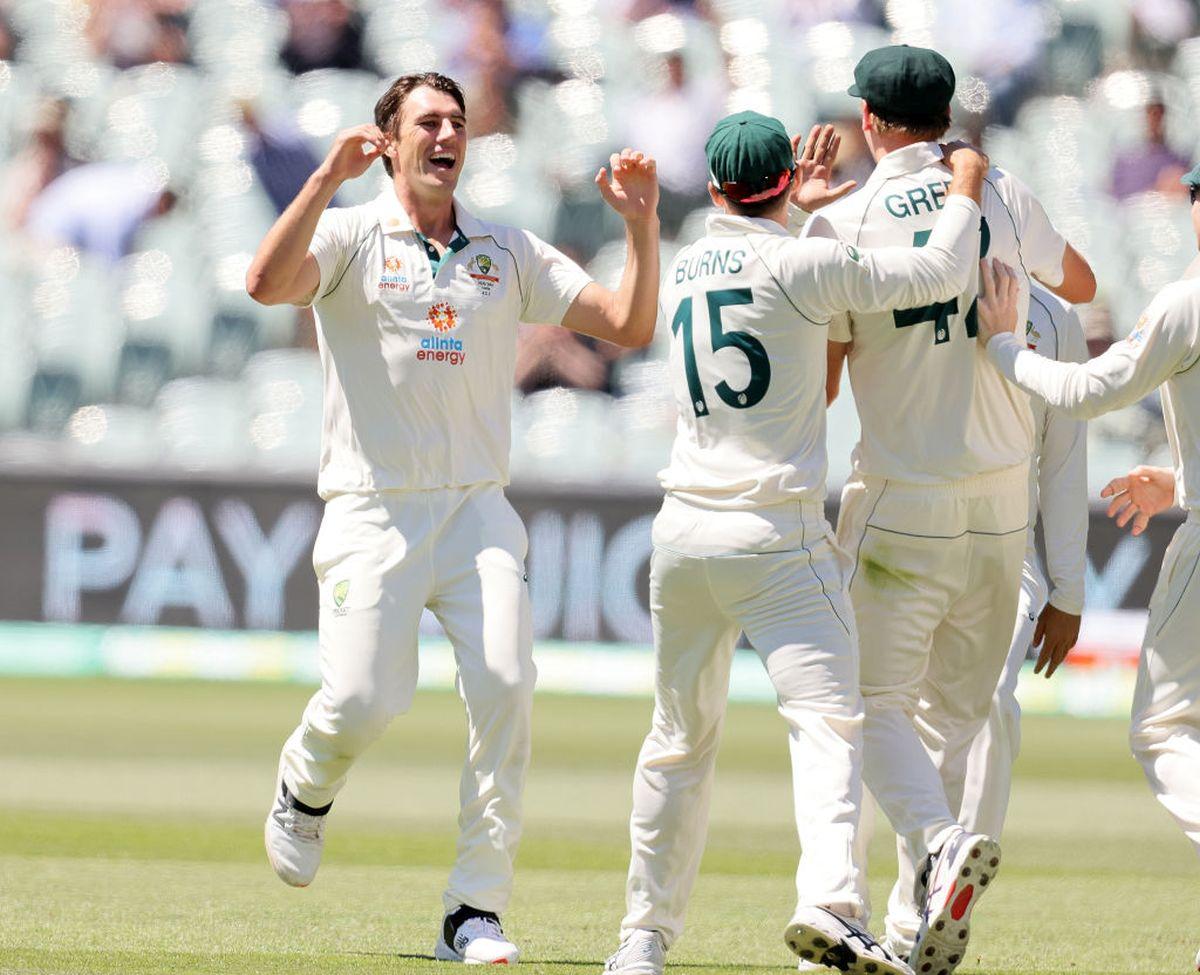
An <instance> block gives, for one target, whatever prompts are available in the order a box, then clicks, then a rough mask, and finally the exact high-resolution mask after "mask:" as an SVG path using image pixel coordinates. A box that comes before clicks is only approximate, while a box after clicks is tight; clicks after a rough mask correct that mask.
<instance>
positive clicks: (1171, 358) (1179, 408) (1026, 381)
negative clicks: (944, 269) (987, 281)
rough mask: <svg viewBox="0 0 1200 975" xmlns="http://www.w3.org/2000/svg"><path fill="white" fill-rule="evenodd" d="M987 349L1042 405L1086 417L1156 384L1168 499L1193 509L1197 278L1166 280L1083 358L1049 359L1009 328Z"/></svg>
mask: <svg viewBox="0 0 1200 975" xmlns="http://www.w3.org/2000/svg"><path fill="white" fill-rule="evenodd" d="M987 351H988V355H989V356H990V357H991V359H992V361H993V362H995V363H996V365H997V367H998V368H999V369H1000V371H1001V372H1003V373H1004V375H1006V376H1007V377H1008V378H1009V379H1011V380H1012V381H1013V382H1015V383H1017V384H1018V385H1019V386H1021V387H1022V388H1023V389H1026V390H1028V391H1029V392H1030V393H1033V394H1035V395H1037V396H1041V397H1042V398H1043V399H1045V400H1046V402H1047V403H1049V404H1050V406H1052V407H1055V408H1057V409H1061V410H1065V411H1066V412H1068V413H1069V414H1070V415H1071V416H1075V417H1080V418H1082V419H1090V418H1091V417H1094V416H1100V415H1101V414H1102V413H1107V412H1109V411H1110V410H1118V409H1120V408H1121V407H1123V406H1130V405H1132V404H1133V403H1136V402H1137V401H1138V400H1139V399H1141V398H1142V397H1143V396H1145V395H1146V394H1147V393H1149V392H1150V391H1151V390H1154V389H1157V388H1158V387H1159V386H1162V403H1163V421H1164V423H1165V424H1166V427H1167V441H1168V443H1169V444H1170V446H1171V457H1172V459H1173V461H1174V467H1175V502H1176V504H1178V505H1180V506H1181V507H1184V508H1187V509H1189V510H1190V511H1197V510H1200V370H1197V369H1195V368H1193V367H1194V366H1195V365H1196V363H1197V362H1198V361H1200V279H1192V280H1188V281H1179V282H1176V283H1175V284H1169V285H1167V286H1166V287H1165V288H1163V289H1162V291H1160V292H1159V293H1158V295H1157V296H1156V297H1155V298H1154V300H1153V301H1151V302H1150V304H1149V306H1148V307H1147V308H1146V310H1145V311H1144V312H1143V313H1142V317H1141V318H1140V319H1138V323H1137V325H1136V326H1135V327H1134V330H1133V331H1132V332H1130V333H1129V335H1128V337H1127V338H1125V339H1123V340H1122V341H1120V342H1116V343H1114V344H1113V345H1111V346H1110V347H1109V348H1108V350H1107V351H1106V352H1105V353H1104V355H1101V356H1097V357H1096V358H1095V359H1091V360H1090V361H1088V362H1086V363H1083V364H1079V365H1076V364H1069V363H1062V362H1050V361H1048V360H1046V359H1043V358H1042V357H1041V356H1038V355H1036V354H1033V353H1031V352H1029V350H1028V349H1026V348H1025V345H1024V344H1023V343H1022V342H1021V341H1020V340H1019V339H1018V338H1017V337H1016V336H1015V335H1008V334H1005V335H997V336H995V337H993V338H992V340H991V341H990V342H988V347H987Z"/></svg>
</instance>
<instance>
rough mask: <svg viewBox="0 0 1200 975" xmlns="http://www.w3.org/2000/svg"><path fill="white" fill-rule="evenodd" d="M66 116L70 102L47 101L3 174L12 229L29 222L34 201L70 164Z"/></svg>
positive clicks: (6, 221)
mask: <svg viewBox="0 0 1200 975" xmlns="http://www.w3.org/2000/svg"><path fill="white" fill-rule="evenodd" d="M66 118H67V104H66V102H63V101H59V100H57V99H46V100H45V101H43V102H42V104H41V105H40V106H38V110H37V113H36V115H35V116H34V119H33V126H32V128H31V130H30V132H29V136H28V142H27V143H26V144H25V146H24V148H22V149H21V150H20V152H18V153H17V154H16V156H14V157H13V159H12V161H11V162H9V163H8V165H7V166H5V168H4V171H3V174H2V175H0V188H3V193H4V203H3V207H4V225H5V226H6V227H7V228H8V229H10V230H18V229H20V228H22V227H24V226H25V220H26V218H27V217H28V216H29V208H30V207H31V206H32V205H33V201H34V200H35V199H37V197H38V196H39V195H40V194H41V192H42V191H43V190H44V189H45V188H46V187H47V186H49V185H50V184H51V183H52V182H53V181H54V180H56V179H57V178H58V177H59V176H61V175H62V174H63V172H65V171H66V169H67V167H68V166H69V165H70V163H71V159H70V157H69V156H68V154H67V150H66V146H65V144H64V139H63V126H64V124H65V122H66Z"/></svg>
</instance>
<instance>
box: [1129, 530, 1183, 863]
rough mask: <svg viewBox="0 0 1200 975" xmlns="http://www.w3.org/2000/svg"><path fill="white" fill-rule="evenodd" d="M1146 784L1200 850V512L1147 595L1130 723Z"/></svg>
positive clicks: (1171, 547)
mask: <svg viewBox="0 0 1200 975" xmlns="http://www.w3.org/2000/svg"><path fill="white" fill-rule="evenodd" d="M1129 742H1130V745H1131V747H1132V749H1133V754H1134V756H1135V757H1136V758H1137V760H1138V761H1139V762H1141V764H1142V770H1143V771H1144V772H1145V773H1146V779H1147V780H1148V781H1149V783H1150V788H1151V789H1152V790H1153V791H1154V794H1155V796H1157V797H1158V801H1159V802H1161V803H1162V804H1163V805H1164V806H1166V807H1167V810H1168V811H1169V812H1170V813H1171V815H1172V816H1174V817H1175V819H1176V821H1177V822H1178V823H1179V825H1180V826H1181V827H1183V831H1184V833H1186V834H1187V838H1188V839H1189V840H1191V841H1192V845H1193V846H1194V847H1196V851H1197V852H1198V853H1200V512H1198V511H1191V512H1189V513H1188V518H1187V521H1185V522H1184V523H1183V524H1182V525H1180V526H1179V529H1178V530H1177V531H1176V532H1175V537H1174V538H1172V539H1171V544H1170V545H1169V546H1168V547H1167V552H1166V555H1165V556H1164V557H1163V564H1162V569H1160V570H1159V574H1158V582H1157V584H1156V585H1155V587H1154V593H1153V594H1152V595H1151V597H1150V619H1149V621H1148V622H1147V625H1146V637H1145V640H1144V641H1143V643H1142V656H1141V661H1140V663H1139V665H1138V678H1137V686H1136V688H1135V690H1134V693H1133V720H1132V724H1131V727H1130V732H1129Z"/></svg>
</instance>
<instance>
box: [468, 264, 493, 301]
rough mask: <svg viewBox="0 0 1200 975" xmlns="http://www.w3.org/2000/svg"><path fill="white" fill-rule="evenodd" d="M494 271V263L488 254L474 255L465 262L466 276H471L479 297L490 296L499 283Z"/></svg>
mask: <svg viewBox="0 0 1200 975" xmlns="http://www.w3.org/2000/svg"><path fill="white" fill-rule="evenodd" d="M495 271H496V262H495V261H493V260H492V257H491V255H490V254H476V255H475V256H474V257H472V258H471V260H469V261H468V262H467V274H469V275H470V276H471V280H472V281H474V282H475V285H476V287H478V288H479V293H480V294H481V295H490V294H491V293H492V289H493V288H495V287H496V285H497V283H498V282H499V281H500V276H499V275H498V274H496V273H494V272H495Z"/></svg>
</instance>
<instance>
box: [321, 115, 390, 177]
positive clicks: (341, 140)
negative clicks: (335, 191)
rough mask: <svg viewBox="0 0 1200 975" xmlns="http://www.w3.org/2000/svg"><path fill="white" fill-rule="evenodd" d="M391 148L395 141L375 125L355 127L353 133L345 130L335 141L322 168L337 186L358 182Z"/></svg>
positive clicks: (351, 130) (350, 130)
mask: <svg viewBox="0 0 1200 975" xmlns="http://www.w3.org/2000/svg"><path fill="white" fill-rule="evenodd" d="M391 146H392V140H391V139H389V138H388V137H387V136H386V135H384V133H383V131H382V130H381V129H380V128H379V127H378V126H376V125H356V126H354V127H353V128H351V129H343V130H342V131H341V132H339V133H338V134H337V135H336V136H334V137H333V145H332V146H330V148H329V153H328V154H327V155H326V156H325V161H324V162H323V163H321V168H322V169H323V170H324V171H325V173H326V174H327V175H328V176H329V177H330V178H332V179H335V180H337V181H338V182H343V181H345V180H348V179H357V178H358V177H359V176H361V175H362V174H363V173H365V172H366V171H367V170H368V169H370V168H371V163H373V162H374V161H375V160H376V159H378V158H379V157H380V156H382V155H384V154H386V153H387V152H388V150H389V149H391Z"/></svg>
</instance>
